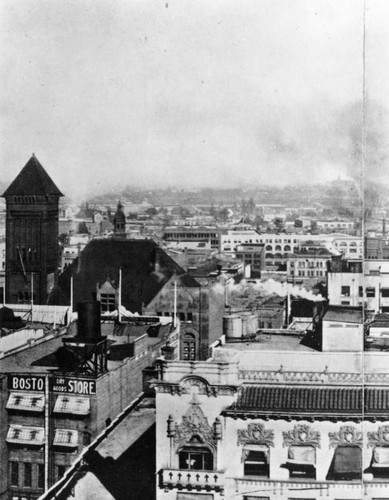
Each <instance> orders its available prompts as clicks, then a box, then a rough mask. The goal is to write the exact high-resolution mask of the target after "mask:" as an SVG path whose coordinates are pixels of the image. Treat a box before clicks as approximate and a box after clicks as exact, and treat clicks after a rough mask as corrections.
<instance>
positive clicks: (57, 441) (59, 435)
mask: <svg viewBox="0 0 389 500" xmlns="http://www.w3.org/2000/svg"><path fill="white" fill-rule="evenodd" d="M53 445H54V446H56V447H59V448H69V449H74V448H77V447H78V432H77V431H76V430H70V429H56V430H55V436H54V441H53Z"/></svg>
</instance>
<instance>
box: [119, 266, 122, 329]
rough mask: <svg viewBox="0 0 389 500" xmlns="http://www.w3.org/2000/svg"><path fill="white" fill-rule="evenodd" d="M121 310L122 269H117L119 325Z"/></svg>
mask: <svg viewBox="0 0 389 500" xmlns="http://www.w3.org/2000/svg"><path fill="white" fill-rule="evenodd" d="M121 308H122V268H121V267H119V297H118V320H119V323H120V322H121V320H122V313H121V311H120V310H121Z"/></svg>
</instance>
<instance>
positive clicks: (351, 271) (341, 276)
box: [327, 260, 389, 313]
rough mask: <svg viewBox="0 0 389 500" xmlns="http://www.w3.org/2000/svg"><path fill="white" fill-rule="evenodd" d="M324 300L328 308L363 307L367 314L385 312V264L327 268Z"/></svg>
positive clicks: (388, 272) (388, 291)
mask: <svg viewBox="0 0 389 500" xmlns="http://www.w3.org/2000/svg"><path fill="white" fill-rule="evenodd" d="M327 283H328V300H329V302H330V304H332V305H345V306H348V305H351V306H357V305H363V306H364V308H365V311H366V312H367V313H383V312H384V313H385V312H389V263H388V261H385V260H382V261H380V260H367V261H364V263H363V268H362V264H361V263H360V264H359V265H355V266H351V267H350V266H349V267H347V266H342V267H340V268H338V269H337V268H336V265H335V266H332V267H331V270H330V272H329V273H328V280H327Z"/></svg>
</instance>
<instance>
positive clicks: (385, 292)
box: [381, 288, 389, 297]
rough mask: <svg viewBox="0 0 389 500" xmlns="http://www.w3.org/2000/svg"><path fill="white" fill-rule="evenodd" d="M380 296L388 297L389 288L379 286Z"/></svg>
mask: <svg viewBox="0 0 389 500" xmlns="http://www.w3.org/2000/svg"><path fill="white" fill-rule="evenodd" d="M381 296H382V297H389V288H381Z"/></svg>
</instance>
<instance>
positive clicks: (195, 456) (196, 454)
mask: <svg viewBox="0 0 389 500" xmlns="http://www.w3.org/2000/svg"><path fill="white" fill-rule="evenodd" d="M179 468H180V469H189V470H212V469H213V455H212V453H211V452H210V451H209V450H208V449H203V448H200V447H199V448H189V447H188V448H184V449H183V450H182V451H180V453H179Z"/></svg>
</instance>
